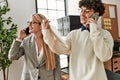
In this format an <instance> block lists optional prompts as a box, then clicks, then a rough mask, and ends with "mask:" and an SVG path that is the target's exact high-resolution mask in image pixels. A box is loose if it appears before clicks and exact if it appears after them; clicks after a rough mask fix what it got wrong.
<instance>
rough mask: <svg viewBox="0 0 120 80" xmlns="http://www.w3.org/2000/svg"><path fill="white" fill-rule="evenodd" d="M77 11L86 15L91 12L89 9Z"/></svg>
mask: <svg viewBox="0 0 120 80" xmlns="http://www.w3.org/2000/svg"><path fill="white" fill-rule="evenodd" d="M79 11H80V13H85V14H88V13H90V12H92V11H93V10H91V9H82V8H79Z"/></svg>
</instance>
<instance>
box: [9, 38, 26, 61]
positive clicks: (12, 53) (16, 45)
mask: <svg viewBox="0 0 120 80" xmlns="http://www.w3.org/2000/svg"><path fill="white" fill-rule="evenodd" d="M23 54H24V49H23V47H22V46H21V42H20V41H17V40H14V41H13V43H12V45H11V48H10V50H9V54H8V58H9V59H10V60H17V59H19V58H20V57H21V56H22V55H23Z"/></svg>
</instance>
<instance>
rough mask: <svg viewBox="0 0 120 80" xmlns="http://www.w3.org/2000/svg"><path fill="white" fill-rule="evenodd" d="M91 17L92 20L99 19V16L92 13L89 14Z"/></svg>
mask: <svg viewBox="0 0 120 80" xmlns="http://www.w3.org/2000/svg"><path fill="white" fill-rule="evenodd" d="M91 18H93V19H94V20H96V21H97V20H98V19H99V16H98V15H96V14H95V13H94V14H93V15H92V16H91Z"/></svg>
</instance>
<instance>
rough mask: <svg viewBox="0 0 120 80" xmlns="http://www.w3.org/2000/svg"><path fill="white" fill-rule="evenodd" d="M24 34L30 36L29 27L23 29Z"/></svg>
mask: <svg viewBox="0 0 120 80" xmlns="http://www.w3.org/2000/svg"><path fill="white" fill-rule="evenodd" d="M25 33H26V35H29V34H30V33H29V27H27V28H25Z"/></svg>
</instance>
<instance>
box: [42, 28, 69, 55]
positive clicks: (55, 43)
mask: <svg viewBox="0 0 120 80" xmlns="http://www.w3.org/2000/svg"><path fill="white" fill-rule="evenodd" d="M42 34H43V39H44V41H45V43H46V44H47V45H48V46H49V47H50V49H51V50H52V51H53V52H55V53H56V54H67V55H69V54H70V49H69V47H68V46H67V44H65V42H64V41H63V40H62V39H61V38H59V37H58V36H57V35H56V34H55V33H54V32H52V31H51V30H50V29H45V30H42Z"/></svg>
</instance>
